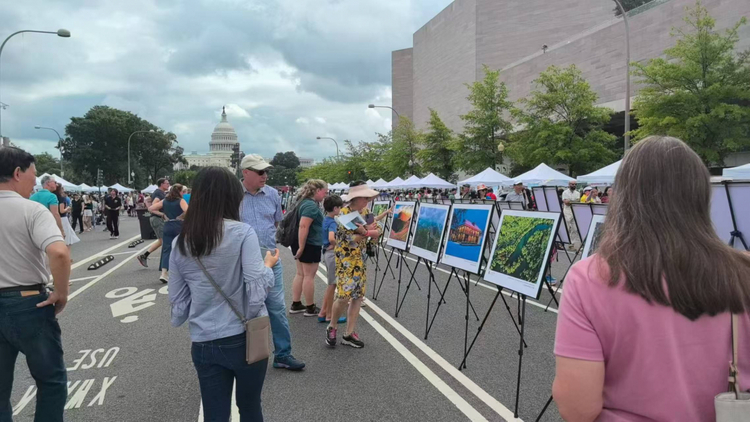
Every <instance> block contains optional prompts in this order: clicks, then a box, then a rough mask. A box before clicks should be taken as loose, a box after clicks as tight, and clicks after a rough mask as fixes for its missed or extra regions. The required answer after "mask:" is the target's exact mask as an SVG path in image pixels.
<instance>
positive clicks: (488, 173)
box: [458, 167, 513, 186]
mask: <svg viewBox="0 0 750 422" xmlns="http://www.w3.org/2000/svg"><path fill="white" fill-rule="evenodd" d="M458 184H459V185H469V186H476V185H480V184H485V185H488V186H511V185H512V184H513V179H511V178H509V177H507V176H504V175H502V174H500V173H498V172H496V171H495V170H493V169H492V168H490V167H487V168H486V169H485V170H484V171H483V172H481V173H479V174H477V175H476V176H473V177H470V178H468V179H466V180H462V181H460V182H458Z"/></svg>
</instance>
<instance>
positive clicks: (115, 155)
mask: <svg viewBox="0 0 750 422" xmlns="http://www.w3.org/2000/svg"><path fill="white" fill-rule="evenodd" d="M149 130H153V131H154V133H139V134H136V135H134V136H133V138H132V139H131V142H130V163H131V170H132V171H134V172H135V173H136V177H135V180H136V181H139V185H142V186H143V187H145V185H146V184H148V183H147V182H148V177H149V176H151V177H152V180H155V179H156V178H157V177H159V175H160V174H161V173H162V172H170V171H171V169H172V166H173V165H174V164H176V163H177V162H181V160H182V148H180V147H178V146H177V145H176V144H177V141H176V139H174V135H172V134H165V133H164V132H163V131H161V130H160V129H159V128H158V127H157V126H155V125H154V124H152V123H150V122H148V121H147V120H144V119H142V118H140V117H138V116H137V115H135V114H133V113H130V112H128V111H122V110H118V109H116V108H111V107H107V106H94V107H92V108H91V109H90V110H89V111H87V112H86V114H85V115H84V116H83V117H72V118H71V119H70V123H68V125H67V126H66V127H65V134H66V138H65V140H63V158H64V161H65V163H66V166H68V167H72V170H73V171H74V172H75V173H76V174H77V175H79V176H80V177H81V178H82V179H83V180H86V181H90V182H93V181H94V180H95V179H96V171H97V169H101V170H102V171H103V173H104V182H105V184H107V185H111V184H114V183H116V182H119V183H122V184H127V181H128V174H127V173H128V137H129V136H130V134H132V133H133V132H136V131H149ZM66 174H67V171H66ZM89 184H91V183H89Z"/></svg>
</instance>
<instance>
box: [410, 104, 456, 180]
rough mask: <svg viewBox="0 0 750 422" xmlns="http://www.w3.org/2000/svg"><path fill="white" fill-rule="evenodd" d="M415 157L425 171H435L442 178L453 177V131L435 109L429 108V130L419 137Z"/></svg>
mask: <svg viewBox="0 0 750 422" xmlns="http://www.w3.org/2000/svg"><path fill="white" fill-rule="evenodd" d="M420 141H421V145H422V147H423V148H422V149H420V150H419V152H417V158H419V161H420V162H421V163H422V170H423V171H424V172H425V173H435V174H436V175H438V176H440V177H441V178H443V179H444V180H450V179H453V177H454V174H453V150H451V149H450V146H451V143H452V142H453V132H452V131H451V130H450V129H448V126H446V125H445V123H443V121H442V120H441V119H440V116H439V115H438V113H437V111H435V110H433V109H430V123H429V130H428V132H426V133H425V134H424V135H423V136H422V138H421V140H420Z"/></svg>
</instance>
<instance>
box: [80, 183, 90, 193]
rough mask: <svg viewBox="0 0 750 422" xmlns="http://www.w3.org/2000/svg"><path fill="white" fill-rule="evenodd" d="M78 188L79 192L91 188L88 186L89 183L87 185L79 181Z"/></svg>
mask: <svg viewBox="0 0 750 422" xmlns="http://www.w3.org/2000/svg"><path fill="white" fill-rule="evenodd" d="M78 189H80V190H81V192H88V191H89V189H91V186H89V185H87V184H85V183H81V184H80V185H78Z"/></svg>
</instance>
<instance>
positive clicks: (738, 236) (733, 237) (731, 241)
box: [722, 181, 750, 251]
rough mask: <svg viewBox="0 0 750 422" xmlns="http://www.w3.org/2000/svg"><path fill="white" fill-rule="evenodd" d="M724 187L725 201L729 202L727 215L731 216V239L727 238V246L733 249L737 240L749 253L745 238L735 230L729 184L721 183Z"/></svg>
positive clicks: (735, 221)
mask: <svg viewBox="0 0 750 422" xmlns="http://www.w3.org/2000/svg"><path fill="white" fill-rule="evenodd" d="M722 184H723V185H724V189H725V190H726V193H727V201H728V202H729V214H730V215H731V216H732V229H733V230H732V232H731V233H730V234H731V237H730V238H729V246H731V247H734V242H735V240H737V239H739V240H740V243H742V246H744V247H745V250H746V251H750V248H748V247H747V242H745V237H744V236H743V235H742V232H741V231H740V230H739V229H738V228H737V219H736V218H735V216H734V206H733V205H732V196H731V195H730V194H729V182H727V181H724V182H722Z"/></svg>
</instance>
